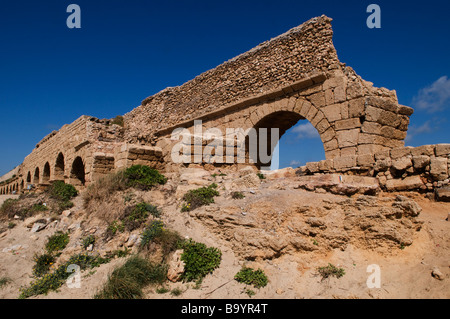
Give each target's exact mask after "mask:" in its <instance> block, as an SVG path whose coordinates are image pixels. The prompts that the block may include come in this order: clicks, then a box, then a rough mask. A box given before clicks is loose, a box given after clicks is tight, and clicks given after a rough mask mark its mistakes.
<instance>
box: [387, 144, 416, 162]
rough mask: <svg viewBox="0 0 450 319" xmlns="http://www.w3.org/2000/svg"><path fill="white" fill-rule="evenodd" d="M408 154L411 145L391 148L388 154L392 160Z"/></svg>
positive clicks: (409, 153)
mask: <svg viewBox="0 0 450 319" xmlns="http://www.w3.org/2000/svg"><path fill="white" fill-rule="evenodd" d="M410 155H411V147H402V148H396V149H392V150H391V152H390V156H391V158H392V159H393V160H394V159H398V158H401V157H406V156H410Z"/></svg>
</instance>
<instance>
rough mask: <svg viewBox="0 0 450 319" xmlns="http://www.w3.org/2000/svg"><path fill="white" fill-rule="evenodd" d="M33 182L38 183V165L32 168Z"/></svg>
mask: <svg viewBox="0 0 450 319" xmlns="http://www.w3.org/2000/svg"><path fill="white" fill-rule="evenodd" d="M33 184H39V167H36V169H35V170H34V176H33Z"/></svg>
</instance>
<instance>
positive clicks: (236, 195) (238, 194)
mask: <svg viewBox="0 0 450 319" xmlns="http://www.w3.org/2000/svg"><path fill="white" fill-rule="evenodd" d="M231 198H232V199H243V198H245V195H244V194H243V193H242V192H232V193H231Z"/></svg>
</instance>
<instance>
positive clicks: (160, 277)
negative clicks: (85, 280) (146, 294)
mask: <svg viewBox="0 0 450 319" xmlns="http://www.w3.org/2000/svg"><path fill="white" fill-rule="evenodd" d="M166 276H167V267H166V266H165V265H162V264H153V263H151V262H150V261H148V260H147V259H144V258H142V257H139V256H133V257H131V258H130V259H128V260H127V262H126V263H125V264H124V265H123V266H121V267H119V268H116V269H115V270H114V271H113V272H112V273H111V275H110V276H109V278H108V282H107V283H106V285H105V286H104V287H103V289H102V290H101V291H100V292H99V293H97V294H96V295H95V296H94V298H96V299H141V298H142V297H143V292H142V288H144V287H145V286H147V285H148V284H162V283H163V282H164V281H165V280H166Z"/></svg>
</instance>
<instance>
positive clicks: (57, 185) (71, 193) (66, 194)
mask: <svg viewBox="0 0 450 319" xmlns="http://www.w3.org/2000/svg"><path fill="white" fill-rule="evenodd" d="M48 194H49V195H50V197H51V198H53V199H55V200H57V201H58V202H59V209H60V211H64V210H66V209H69V208H72V207H73V203H72V202H71V199H72V198H74V197H76V196H77V195H78V191H77V190H76V188H75V187H74V186H73V185H71V184H66V183H64V182H63V181H55V182H54V183H53V184H52V185H51V186H50V188H49V189H48Z"/></svg>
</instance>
